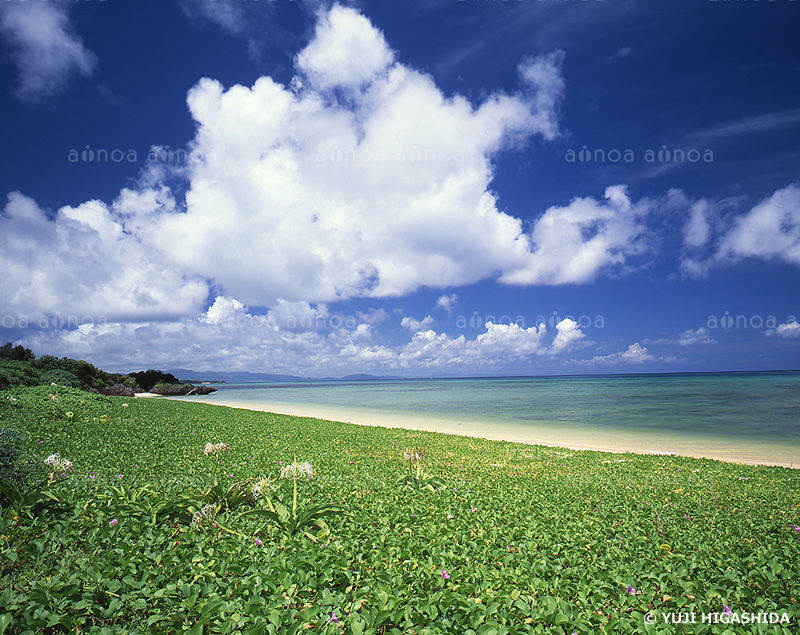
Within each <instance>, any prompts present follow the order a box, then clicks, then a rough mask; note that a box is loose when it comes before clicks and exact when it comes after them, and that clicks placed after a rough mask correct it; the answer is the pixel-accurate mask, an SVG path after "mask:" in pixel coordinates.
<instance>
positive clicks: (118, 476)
mask: <svg viewBox="0 0 800 635" xmlns="http://www.w3.org/2000/svg"><path fill="white" fill-rule="evenodd" d="M124 476H125V475H124V474H117V478H123V477H124Z"/></svg>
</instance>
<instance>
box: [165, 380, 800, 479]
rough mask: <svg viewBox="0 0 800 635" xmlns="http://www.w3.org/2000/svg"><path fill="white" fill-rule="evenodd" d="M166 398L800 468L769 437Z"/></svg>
mask: <svg viewBox="0 0 800 635" xmlns="http://www.w3.org/2000/svg"><path fill="white" fill-rule="evenodd" d="M169 399H178V400H182V401H201V402H203V403H208V404H212V405H218V406H226V407H229V408H242V409H245V410H256V411H260V412H273V413H276V414H284V415H291V416H296V417H312V418H315V419H325V420H328V421H341V422H345V423H352V424H356V425H363V426H377V427H383V428H403V429H405V430H420V431H425V432H440V433H443V434H454V435H459V436H467V437H476V438H482V439H492V440H497V441H511V442H515V443H526V444H530V445H544V446H549V447H561V448H567V449H571V450H594V451H601V452H615V453H624V452H630V453H635V454H676V455H681V456H690V457H695V458H707V459H715V460H719V461H727V462H731V463H742V464H746V465H775V466H780V467H790V468H800V456H798V454H797V451H795V450H794V449H793V448H782V447H781V446H778V445H776V444H774V443H773V444H770V443H760V444H759V443H752V442H751V441H749V440H748V441H745V442H741V443H736V444H732V443H731V442H730V440H719V439H716V438H714V437H710V436H709V437H704V438H703V439H702V441H701V442H698V439H687V438H685V437H682V436H680V435H675V434H669V433H655V432H654V433H646V432H636V433H629V432H623V431H617V430H606V431H602V430H593V431H590V430H586V429H570V428H564V427H556V426H547V425H537V426H535V427H534V426H530V425H522V424H515V423H511V422H508V423H502V424H499V425H498V423H497V422H495V421H492V422H480V421H464V420H459V419H448V418H443V417H424V418H422V417H419V416H413V415H408V414H395V413H391V412H383V411H382V412H377V411H367V410H354V409H350V408H348V409H344V408H337V407H334V406H301V405H298V404H286V403H280V402H269V403H237V402H232V401H228V400H225V399H224V398H221V397H219V396H215V395H211V396H207V397H200V398H196V397H169Z"/></svg>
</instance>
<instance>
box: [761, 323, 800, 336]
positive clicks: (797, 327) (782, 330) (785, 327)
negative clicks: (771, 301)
mask: <svg viewBox="0 0 800 635" xmlns="http://www.w3.org/2000/svg"><path fill="white" fill-rule="evenodd" d="M765 333H766V335H767V336H768V337H772V336H773V335H777V336H778V337H785V338H795V337H800V322H786V323H785V324H779V325H778V326H777V327H775V328H774V329H768V330H767V331H765Z"/></svg>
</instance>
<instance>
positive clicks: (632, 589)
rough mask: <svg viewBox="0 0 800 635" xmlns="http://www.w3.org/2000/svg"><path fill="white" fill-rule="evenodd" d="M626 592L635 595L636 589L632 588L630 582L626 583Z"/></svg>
mask: <svg viewBox="0 0 800 635" xmlns="http://www.w3.org/2000/svg"><path fill="white" fill-rule="evenodd" d="M628 593H630V594H631V595H636V589H634V588H633V587H632V586H631V585H630V584H629V585H628Z"/></svg>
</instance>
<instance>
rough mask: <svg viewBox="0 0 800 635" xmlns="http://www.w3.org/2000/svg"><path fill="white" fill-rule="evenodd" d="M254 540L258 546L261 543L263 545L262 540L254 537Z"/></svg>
mask: <svg viewBox="0 0 800 635" xmlns="http://www.w3.org/2000/svg"><path fill="white" fill-rule="evenodd" d="M255 541H256V546H257V547H260V546H261V545H263V544H264V543H263V542H261V541H260V540H259V539H258V538H255Z"/></svg>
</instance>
